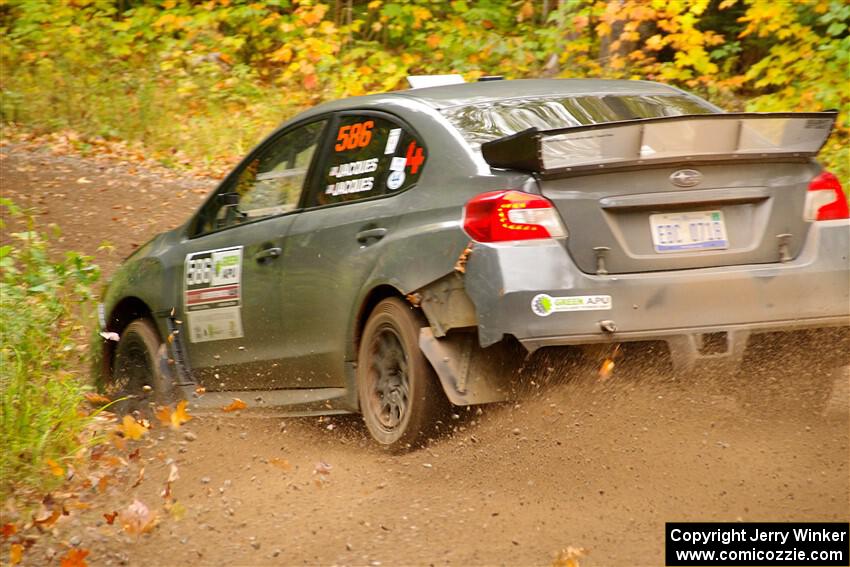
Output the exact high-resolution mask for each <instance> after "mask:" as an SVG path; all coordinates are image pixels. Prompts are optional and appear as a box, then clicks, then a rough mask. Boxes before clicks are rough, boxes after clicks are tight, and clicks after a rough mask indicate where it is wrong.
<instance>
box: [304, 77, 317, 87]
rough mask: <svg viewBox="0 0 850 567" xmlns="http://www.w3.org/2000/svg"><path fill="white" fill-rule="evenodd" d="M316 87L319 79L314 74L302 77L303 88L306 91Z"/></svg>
mask: <svg viewBox="0 0 850 567" xmlns="http://www.w3.org/2000/svg"><path fill="white" fill-rule="evenodd" d="M317 86H319V78H318V77H317V76H316V75H315V74H310V75H305V76H304V88H305V89H307V90H313V89H315V88H316V87H317Z"/></svg>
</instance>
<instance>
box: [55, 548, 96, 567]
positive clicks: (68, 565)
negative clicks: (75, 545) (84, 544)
mask: <svg viewBox="0 0 850 567" xmlns="http://www.w3.org/2000/svg"><path fill="white" fill-rule="evenodd" d="M88 554H89V550H88V549H71V550H69V551H68V553H67V554H66V555H65V557H63V558H62V561H61V562H60V563H59V567H88V563H86V556H87V555H88Z"/></svg>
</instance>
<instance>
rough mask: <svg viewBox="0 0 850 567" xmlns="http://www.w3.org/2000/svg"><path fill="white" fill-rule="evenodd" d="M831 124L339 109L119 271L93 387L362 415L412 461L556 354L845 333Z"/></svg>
mask: <svg viewBox="0 0 850 567" xmlns="http://www.w3.org/2000/svg"><path fill="white" fill-rule="evenodd" d="M835 117H836V114H835V113H834V112H819V113H768V114H756V113H724V112H723V111H721V110H720V109H718V108H717V107H715V106H713V105H712V104H710V103H708V102H706V101H704V100H702V99H700V98H698V97H696V96H693V95H691V94H688V93H686V92H683V91H681V90H678V89H675V88H672V87H669V86H665V85H662V84H658V83H651V82H642V81H605V80H523V81H488V82H479V83H474V84H459V85H452V86H440V87H431V88H422V89H412V90H409V91H402V92H393V93H387V94H378V95H370V96H363V97H355V98H349V99H345V100H340V101H335V102H331V103H327V104H323V105H321V106H318V107H316V108H313V109H312V110H309V111H307V112H304V113H303V114H300V115H299V116H297V117H295V118H293V119H292V120H290V121H288V122H286V123H285V124H283V126H281V127H280V128H279V129H278V130H276V131H275V132H274V133H273V134H271V135H270V136H269V137H268V138H267V139H266V140H265V141H263V142H262V143H261V144H260V145H259V146H257V148H256V149H254V150H253V151H252V152H251V153H249V154H248V156H247V157H246V158H245V159H244V160H243V161H242V162H241V163H240V164H239V166H238V167H236V168H235V169H234V170H233V172H232V173H230V174H229V175H228V176H227V177H226V178H225V180H224V181H223V182H222V183H221V185H220V186H219V187H218V189H216V190H215V191H214V192H213V193H212V194H211V195H210V196H209V198H208V199H207V200H206V202H205V203H204V204H203V205H202V206H201V207H200V209H199V210H198V211H197V213H196V214H195V215H194V216H192V218H190V219H189V220H188V221H187V222H186V223H185V224H183V225H182V226H181V227H179V228H177V229H175V230H172V231H170V232H166V233H163V234H160V235H159V236H157V237H156V238H154V239H153V240H151V241H150V242H148V243H147V244H145V245H144V246H142V247H141V248H140V249H139V250H138V251H136V252H135V253H134V254H133V255H132V256H131V257H130V258H128V259H127V261H126V262H125V263H124V264H123V266H122V267H121V268H120V269H119V271H118V272H117V273H116V274H115V275H114V277H113V278H112V281H111V284H110V285H109V287H108V289H107V291H106V294H105V297H104V299H103V303H102V309H101V325H102V327H103V330H104V331H107V332H113V333H117V334H119V335H120V340H119V341H117V342H116V341H104V342H103V352H102V357H101V359H102V365H101V368H100V373H101V378H102V384H103V386H104V388H105V389H106V390H107V391H108V392H112V393H113V394H127V393H129V394H131V395H132V396H131V399H135V400H137V401H138V400H144V401H145V403H150V402H153V403H164V402H167V401H169V400H171V399H173V398H174V397H175V396H184V397H186V398H189V399H190V400H192V403H194V404H198V405H208V406H214V405H226V404H227V402H229V401H230V399H231V398H232V397H234V396H239V397H241V398H244V399H245V400H246V401H248V403H249V404H255V405H258V404H260V402H255V401H254V400H259V399H261V400H262V405H265V406H285V407H287V408H288V409H289V410H290V411H293V412H298V413H302V414H309V413H349V412H360V413H362V414H363V416H364V419H365V422H366V425H367V427H368V429H369V431H370V433H371V434H372V435H373V437H374V438H375V439H376V440H377V441H378V442H380V443H381V444H384V445H387V446H389V447H392V448H403V447H408V446H412V445H414V444H416V443H417V442H418V441H420V440H421V439H422V438H423V436H424V435H425V434H426V432H427V431H428V429H429V427H430V424H431V423H432V421H433V420H434V419H435V416H436V415H438V412H439V410H440V406H441V405H442V404H445V400H446V398H448V400H449V401H450V402H451V403H452V404H455V405H461V406H462V405H470V404H481V403H487V402H494V401H499V400H504V399H506V398H508V397H509V396H510V395H511V384H510V380H511V379H513V378H511V376H514V377H515V373H514V372H512V369H515V368H516V366H517V364H519V362H521V361H522V359H523V358H524V357H525V356H526V355H527V353H529V352H534V351H536V350H538V349H541V348H543V347H557V346H563V345H585V344H595V343H603V344H604V343H609V344H612V343H620V342H631V341H662V342H666V344H667V345H669V349H670V354H671V356H672V362H673V364H674V366H675V367H676V369H677V370H681V371H687V370H689V369H691V368H693V367H694V366H695V365H697V364H699V363H702V362H706V361H708V362H715V361H718V362H723V361H725V362H731V363H732V364H733V365H734V364H735V363H736V362H737V361H739V360H740V358H741V356H742V354H743V352H744V350H745V348H746V345H747V343H748V337H749V336H750V335H751V334H754V333H759V332H768V331H774V330H788V329H810V328H826V327H836V326H838V327H846V326H848V325H850V297H848V288H850V284H849V283H848V282H850V262H848V251H850V220H848V209H847V201H846V199H845V196H844V193H843V192H842V189H841V186H840V184H839V183H838V180H837V179H836V178H835V177H834V176H833V175H832V174H830V173H828V172H825V171H822V169H821V167H820V166H819V165H818V164H817V163H816V162H815V161H814V159H813V157H814V156H815V155H816V154H817V152H818V151H819V149H820V148H821V146H822V145H823V143H824V142H825V140H826V139H827V137H828V136H829V134H830V131H831V129H832V126H833V123H834V120H835ZM201 388H203V389H204V390H205V391H206V393H205V394H204V395H203V396H198V395H196V394H195V393H194V392H195V391H196V390H197V391H200V389H201Z"/></svg>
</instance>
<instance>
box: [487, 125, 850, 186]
mask: <svg viewBox="0 0 850 567" xmlns="http://www.w3.org/2000/svg"><path fill="white" fill-rule="evenodd" d="M837 115H838V112H837V111H834V110H828V111H825V112H764V113H755V112H738V113H722V114H721V113H718V114H695V115H684V116H665V117H661V118H644V119H639V120H625V121H622V122H605V123H601V124H593V125H590V126H575V127H570V128H559V129H557V130H538V129H537V128H529V129H528V130H523V131H522V132H517V133H516V134H513V135H511V136H506V137H504V138H499V139H498V140H493V141H491V142H485V143H484V144H481V153H482V154H483V155H484V159H485V160H486V161H487V163H489V164H490V165H491V166H492V167H496V168H503V169H519V170H523V171H530V172H535V173H539V174H541V175H543V176H552V175H564V174H569V173H583V172H587V171H597V170H607V169H614V168H623V167H631V166H635V165H645V164H646V165H652V164H665V163H693V162H707V161H725V160H737V159H749V160H753V159H757V160H765V159H777V158H784V159H787V158H809V157H812V156H815V155H817V153H818V152H819V151H820V149H821V147H823V145H824V143H825V142H826V140H827V138H829V134H830V132H832V127H833V125H834V124H835V120H836V117H837Z"/></svg>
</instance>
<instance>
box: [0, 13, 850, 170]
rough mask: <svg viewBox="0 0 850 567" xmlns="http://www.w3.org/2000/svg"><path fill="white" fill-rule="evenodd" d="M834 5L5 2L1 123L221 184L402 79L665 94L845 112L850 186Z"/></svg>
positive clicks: (847, 50) (840, 28)
mask: <svg viewBox="0 0 850 567" xmlns="http://www.w3.org/2000/svg"><path fill="white" fill-rule="evenodd" d="M848 25H850V5H848V4H847V3H846V2H842V1H841V0H806V1H801V2H776V1H774V0H694V1H690V2H656V1H648V0H616V1H615V0H542V1H530V0H529V1H508V0H481V1H476V2H467V1H463V0H455V1H451V2H449V1H432V0H410V1H406V2H399V1H386V0H371V1H369V0H329V1H326V2H324V3H322V2H316V1H311V0H275V1H269V2H253V1H252V0H206V1H194V2H189V1H186V0H179V1H178V0H163V1H161V2H148V1H143V0H55V1H53V2H42V1H40V0H5V1H3V2H0V61H2V66H3V69H4V72H3V76H2V80H1V81H0V103H2V120H3V121H4V122H6V123H11V122H14V123H17V124H20V125H23V126H24V127H25V128H27V129H28V130H29V131H35V132H37V133H45V132H61V131H73V132H74V135H73V136H72V139H73V140H74V144H75V145H76V146H77V149H78V150H79V151H81V152H84V153H85V152H96V151H97V149H98V148H99V147H100V145H99V144H102V141H103V140H107V141H109V140H112V141H118V142H121V143H124V142H127V143H131V144H132V143H137V144H140V147H142V148H144V149H143V151H144V153H145V154H146V155H148V156H152V157H155V158H156V159H157V160H159V161H160V162H162V163H164V164H166V165H169V166H173V167H183V168H191V169H200V170H205V171H212V172H218V173H220V172H221V171H223V170H224V169H226V168H227V167H228V165H229V164H231V163H232V162H233V161H234V160H235V158H236V157H238V156H239V155H242V154H243V153H244V152H245V151H246V150H247V149H249V148H250V147H251V146H252V145H253V144H255V143H256V142H257V141H258V139H259V138H260V137H261V136H262V135H263V134H265V133H266V132H268V131H269V130H271V129H272V128H273V127H274V126H275V125H277V124H278V123H280V122H281V121H282V120H283V119H284V118H286V117H288V116H290V115H292V114H294V113H295V112H296V111H298V110H299V109H301V108H303V107H307V106H310V105H314V104H316V103H318V102H321V101H323V100H327V99H333V98H337V97H342V96H349V95H359V94H364V93H370V92H380V91H386V90H391V89H398V88H404V87H405V80H404V79H405V76H406V75H408V74H426V73H449V72H455V73H462V74H463V75H464V76H465V77H466V78H467V79H468V80H475V79H476V78H478V77H479V76H481V75H503V76H505V77H506V78H521V77H539V76H552V77H609V78H635V79H651V80H657V81H663V82H666V83H669V84H673V85H677V86H680V87H683V88H685V89H688V90H691V91H694V92H696V93H698V94H701V95H703V96H706V97H707V98H709V99H711V100H713V101H714V102H716V103H718V104H720V105H721V106H723V107H725V108H728V109H731V110H753V111H778V110H810V111H814V110H822V109H830V108H837V109H840V110H841V111H842V114H841V117H840V119H839V124H838V127H837V129H836V133H835V134H834V135H833V136H832V138H831V140H830V142H829V143H828V145H827V147H826V148H825V149H824V151H823V153H822V159H823V161H824V162H825V164H826V165H827V167H829V168H830V169H832V170H833V171H834V172H835V173H836V174H837V175H838V176H839V178H840V179H842V181H843V182H844V183H845V184H847V183H848V181H850V165H848V160H847V155H846V147H847V142H848V134H849V133H850V122H848V120H850V118H848V109H850V94H848V89H847V88H846V83H847V72H848V56H850V31H849V30H848Z"/></svg>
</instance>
